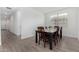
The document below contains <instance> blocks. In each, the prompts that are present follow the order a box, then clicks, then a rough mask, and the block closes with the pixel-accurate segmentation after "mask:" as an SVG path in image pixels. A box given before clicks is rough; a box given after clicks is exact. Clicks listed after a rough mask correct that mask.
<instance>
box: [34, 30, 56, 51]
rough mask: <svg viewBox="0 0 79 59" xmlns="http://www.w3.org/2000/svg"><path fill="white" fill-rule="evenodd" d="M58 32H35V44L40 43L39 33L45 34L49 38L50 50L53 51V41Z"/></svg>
mask: <svg viewBox="0 0 79 59" xmlns="http://www.w3.org/2000/svg"><path fill="white" fill-rule="evenodd" d="M55 32H56V29H52V30H47V29H45V30H44V31H39V30H35V42H36V44H37V43H38V40H39V38H38V37H39V35H38V34H39V33H45V34H47V37H48V41H49V49H50V50H52V49H53V48H52V41H53V39H54V38H53V35H54V34H55Z"/></svg>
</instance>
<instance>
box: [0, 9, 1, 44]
mask: <svg viewBox="0 0 79 59" xmlns="http://www.w3.org/2000/svg"><path fill="white" fill-rule="evenodd" d="M0 45H1V9H0Z"/></svg>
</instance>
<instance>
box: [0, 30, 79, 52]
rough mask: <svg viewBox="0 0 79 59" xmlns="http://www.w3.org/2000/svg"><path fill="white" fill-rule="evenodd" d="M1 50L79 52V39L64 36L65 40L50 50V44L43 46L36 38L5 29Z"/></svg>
mask: <svg viewBox="0 0 79 59" xmlns="http://www.w3.org/2000/svg"><path fill="white" fill-rule="evenodd" d="M0 52H79V41H78V40H77V39H73V38H68V37H63V40H62V41H61V42H60V43H59V44H58V45H57V46H56V47H54V48H53V50H50V49H49V47H48V45H47V46H46V48H44V47H43V44H42V42H41V44H40V45H38V44H36V43H35V38H34V37H31V38H27V39H19V38H18V37H17V36H16V35H13V34H12V33H10V32H8V31H5V30H3V31H2V46H0Z"/></svg>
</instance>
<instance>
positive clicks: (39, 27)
mask: <svg viewBox="0 0 79 59" xmlns="http://www.w3.org/2000/svg"><path fill="white" fill-rule="evenodd" d="M37 29H38V31H40V32H39V41H38V43H39V44H40V41H42V40H43V39H44V37H43V36H44V35H43V33H42V31H44V27H43V26H38V27H37Z"/></svg>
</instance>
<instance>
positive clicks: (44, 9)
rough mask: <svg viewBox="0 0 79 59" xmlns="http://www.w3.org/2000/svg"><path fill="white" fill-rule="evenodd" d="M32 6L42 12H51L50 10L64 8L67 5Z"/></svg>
mask: <svg viewBox="0 0 79 59" xmlns="http://www.w3.org/2000/svg"><path fill="white" fill-rule="evenodd" d="M32 8H33V9H35V10H38V11H40V12H42V13H48V12H51V11H56V10H60V9H64V8H67V7H32Z"/></svg>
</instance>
